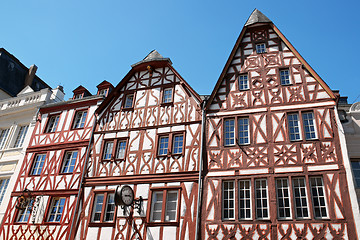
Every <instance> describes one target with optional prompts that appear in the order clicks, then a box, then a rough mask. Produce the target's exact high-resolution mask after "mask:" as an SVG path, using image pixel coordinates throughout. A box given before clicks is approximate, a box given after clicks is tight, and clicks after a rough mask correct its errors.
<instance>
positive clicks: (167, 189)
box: [146, 186, 182, 226]
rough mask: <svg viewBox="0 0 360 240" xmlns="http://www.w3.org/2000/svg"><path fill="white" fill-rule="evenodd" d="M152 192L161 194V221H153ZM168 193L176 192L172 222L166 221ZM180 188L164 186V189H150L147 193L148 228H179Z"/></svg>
mask: <svg viewBox="0 0 360 240" xmlns="http://www.w3.org/2000/svg"><path fill="white" fill-rule="evenodd" d="M154 192H162V194H163V199H162V208H161V220H160V221H153V220H152V213H153V194H154ZM168 192H177V203H176V217H175V218H176V219H175V220H174V221H166V220H165V215H166V204H167V198H168V196H167V193H168ZM181 197H182V196H181V186H165V187H151V188H150V192H149V201H148V207H147V209H148V210H147V211H148V213H147V214H146V215H147V217H146V218H147V222H148V225H149V226H179V225H180V209H181Z"/></svg>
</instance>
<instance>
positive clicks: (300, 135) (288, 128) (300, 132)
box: [286, 112, 303, 142]
mask: <svg viewBox="0 0 360 240" xmlns="http://www.w3.org/2000/svg"><path fill="white" fill-rule="evenodd" d="M294 115H296V116H297V129H298V131H297V132H296V133H293V134H298V135H299V139H294V140H292V139H291V135H292V133H291V127H290V119H289V117H290V116H294ZM300 119H301V115H300V114H299V113H298V112H291V113H287V114H286V120H287V130H288V136H289V140H290V142H296V141H301V140H303V137H302V125H301V121H300ZM291 121H294V120H291Z"/></svg>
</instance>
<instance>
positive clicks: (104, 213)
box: [91, 192, 116, 222]
mask: <svg viewBox="0 0 360 240" xmlns="http://www.w3.org/2000/svg"><path fill="white" fill-rule="evenodd" d="M115 210H116V208H115V201H114V193H108V192H105V193H98V194H95V199H94V204H93V211H92V216H91V221H92V222H114V216H115Z"/></svg>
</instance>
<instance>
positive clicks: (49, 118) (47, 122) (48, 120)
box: [44, 114, 61, 133]
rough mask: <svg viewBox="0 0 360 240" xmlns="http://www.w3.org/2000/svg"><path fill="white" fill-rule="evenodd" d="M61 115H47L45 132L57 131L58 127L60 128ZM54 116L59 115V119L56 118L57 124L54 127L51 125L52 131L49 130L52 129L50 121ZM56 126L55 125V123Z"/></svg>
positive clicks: (57, 115)
mask: <svg viewBox="0 0 360 240" xmlns="http://www.w3.org/2000/svg"><path fill="white" fill-rule="evenodd" d="M60 115H61V114H52V115H49V116H48V117H47V121H46V125H45V131H44V133H54V132H56V130H57V128H58V125H59V121H60ZM53 117H55V118H56V117H57V118H58V119H57V121H56V119H55V121H54V123H56V125H55V128H54V127H51V131H49V130H50V129H49V126H50V125H49V124H50V121H51V119H52V118H53ZM53 126H54V125H53Z"/></svg>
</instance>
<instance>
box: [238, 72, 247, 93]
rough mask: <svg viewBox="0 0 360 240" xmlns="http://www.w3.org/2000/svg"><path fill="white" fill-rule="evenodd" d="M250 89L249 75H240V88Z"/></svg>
mask: <svg viewBox="0 0 360 240" xmlns="http://www.w3.org/2000/svg"><path fill="white" fill-rule="evenodd" d="M247 89H249V81H248V75H247V74H242V75H240V76H239V90H247Z"/></svg>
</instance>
